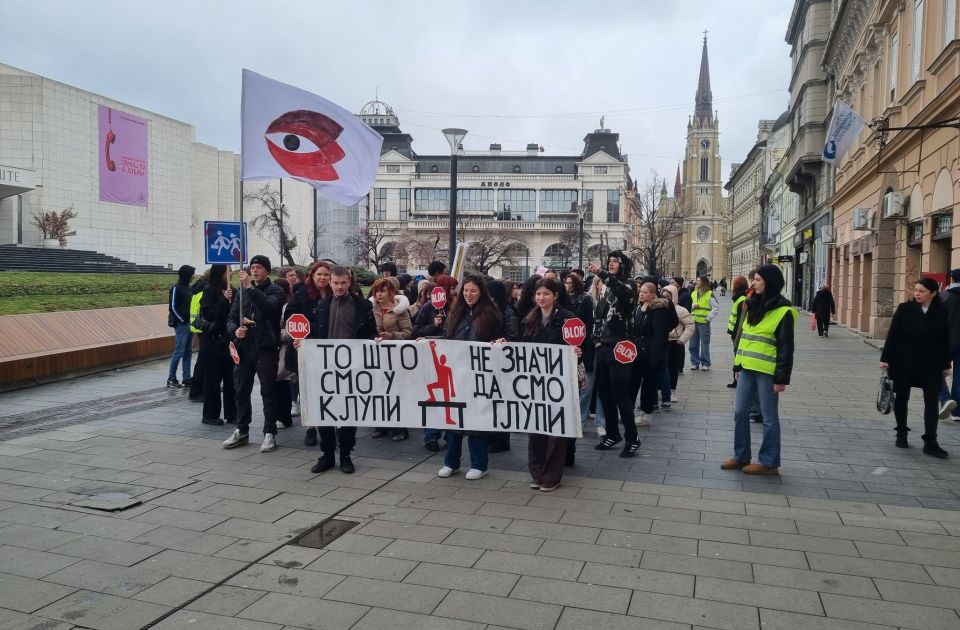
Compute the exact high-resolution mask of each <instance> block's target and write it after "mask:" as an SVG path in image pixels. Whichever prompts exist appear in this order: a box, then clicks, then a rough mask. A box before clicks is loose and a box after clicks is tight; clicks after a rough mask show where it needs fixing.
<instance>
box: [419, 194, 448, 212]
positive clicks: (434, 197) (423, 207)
mask: <svg viewBox="0 0 960 630" xmlns="http://www.w3.org/2000/svg"><path fill="white" fill-rule="evenodd" d="M413 200H414V204H415V208H416V211H417V213H418V214H419V213H433V214H436V213H438V212H442V213H444V214H445V213H447V212H449V211H450V189H449V188H417V189H415V190H414V191H413Z"/></svg>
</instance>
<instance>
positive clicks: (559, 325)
mask: <svg viewBox="0 0 960 630" xmlns="http://www.w3.org/2000/svg"><path fill="white" fill-rule="evenodd" d="M538 310H539V309H538ZM573 317H576V315H574V314H573V313H571V312H570V311H568V310H567V309H565V308H554V309H553V314H551V315H550V321H548V322H547V325H546V326H544V327H543V328H541V329H540V330H539V332H537V334H535V335H528V334H526V331H524V332H523V334H522V335H521V337H520V339H519V341H523V342H526V343H549V344H555V345H562V344H565V343H566V342H565V341H564V340H563V323H564V322H565V321H567V320H568V319H571V318H573Z"/></svg>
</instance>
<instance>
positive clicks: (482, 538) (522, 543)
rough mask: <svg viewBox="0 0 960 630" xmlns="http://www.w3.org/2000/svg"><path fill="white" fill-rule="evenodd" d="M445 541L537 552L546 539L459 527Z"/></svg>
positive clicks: (518, 551)
mask: <svg viewBox="0 0 960 630" xmlns="http://www.w3.org/2000/svg"><path fill="white" fill-rule="evenodd" d="M443 542H444V544H449V545H460V546H462V547H477V548H479V549H491V550H494V551H509V552H513V553H531V554H532V553H537V550H538V549H540V547H541V546H542V545H543V543H544V539H543V538H533V537H530V536H517V535H513V534H497V533H493V532H477V531H471V530H466V529H458V530H455V531H454V532H453V533H452V534H450V536H448V537H447V538H446V540H444V541H443Z"/></svg>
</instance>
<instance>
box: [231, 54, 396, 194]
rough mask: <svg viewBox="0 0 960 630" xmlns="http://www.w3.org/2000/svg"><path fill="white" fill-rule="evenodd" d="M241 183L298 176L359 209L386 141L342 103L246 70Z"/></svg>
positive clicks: (321, 191)
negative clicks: (242, 180) (332, 101)
mask: <svg viewBox="0 0 960 630" xmlns="http://www.w3.org/2000/svg"><path fill="white" fill-rule="evenodd" d="M240 117H241V119H242V126H243V135H242V137H241V150H240V179H245V180H246V179H275V178H281V177H292V178H294V179H299V180H300V181H304V182H306V183H308V184H311V185H313V186H314V187H315V188H316V189H317V190H318V191H319V192H320V193H321V194H324V195H326V196H328V197H331V198H333V199H335V200H337V201H339V202H340V203H342V204H345V205H348V206H349V205H353V204H355V203H357V202H358V201H359V200H360V199H362V198H363V197H364V196H366V194H367V193H368V192H370V188H371V187H372V186H373V182H374V180H375V179H376V176H377V167H378V165H379V163H380V147H381V146H382V145H383V137H382V136H380V134H378V133H377V132H376V131H374V130H373V129H371V128H370V127H368V126H366V125H365V124H363V123H362V122H361V121H360V119H359V118H357V117H356V116H355V115H353V114H352V113H350V112H348V111H347V110H345V109H344V108H342V107H340V106H339V105H337V104H336V103H331V102H330V101H328V100H327V99H325V98H323V97H320V96H317V95H316V94H311V93H310V92H306V91H304V90H301V89H299V88H295V87H293V86H290V85H287V84H286V83H280V82H279V81H274V80H273V79H269V78H267V77H265V76H262V75H259V74H257V73H256V72H251V71H250V70H246V69H244V71H243V96H242V102H241V113H240Z"/></svg>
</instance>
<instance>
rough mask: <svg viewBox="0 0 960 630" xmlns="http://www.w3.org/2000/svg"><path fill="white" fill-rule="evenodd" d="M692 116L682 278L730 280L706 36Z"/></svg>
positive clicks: (684, 168)
mask: <svg viewBox="0 0 960 630" xmlns="http://www.w3.org/2000/svg"><path fill="white" fill-rule="evenodd" d="M695 103H696V104H695V109H694V113H693V116H691V117H690V120H689V121H688V123H687V142H686V147H685V150H684V159H683V164H682V166H681V170H682V180H681V182H682V183H681V195H680V196H681V207H682V209H683V213H684V216H685V219H684V226H683V236H682V240H681V246H680V261H681V262H680V269H681V272H682V275H683V276H684V277H687V278H690V277H693V276H695V275H708V276H710V277H711V279H718V280H719V279H720V278H729V277H730V271H729V269H728V266H727V260H728V256H727V232H728V230H727V221H728V218H727V217H728V214H729V213H728V209H729V200H728V199H727V198H725V197H724V196H723V194H722V193H723V176H722V174H721V161H720V119H719V117H718V116H717V113H716V112H715V111H714V109H713V93H712V92H711V90H710V62H709V58H708V55H707V38H706V37H704V38H703V51H702V54H701V58H700V76H699V79H698V81H697V94H696V101H695Z"/></svg>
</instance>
